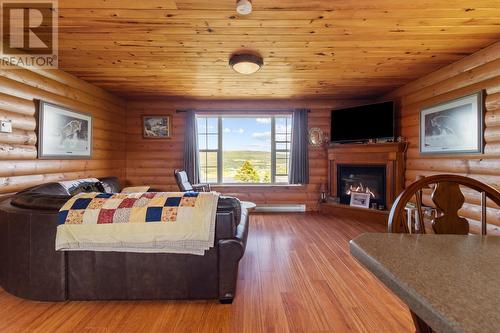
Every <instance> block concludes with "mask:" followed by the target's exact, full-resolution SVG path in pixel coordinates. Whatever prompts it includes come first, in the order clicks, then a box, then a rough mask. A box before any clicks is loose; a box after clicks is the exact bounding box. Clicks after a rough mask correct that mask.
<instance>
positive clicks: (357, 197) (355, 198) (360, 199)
mask: <svg viewBox="0 0 500 333" xmlns="http://www.w3.org/2000/svg"><path fill="white" fill-rule="evenodd" d="M370 198H371V195H370V193H362V192H352V193H351V206H353V207H360V208H369V207H370Z"/></svg>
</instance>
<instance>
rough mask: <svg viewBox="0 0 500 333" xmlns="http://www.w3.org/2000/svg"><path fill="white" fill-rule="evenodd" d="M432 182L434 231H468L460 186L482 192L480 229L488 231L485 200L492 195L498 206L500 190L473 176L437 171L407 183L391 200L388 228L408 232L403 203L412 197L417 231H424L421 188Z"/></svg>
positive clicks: (484, 233)
mask: <svg viewBox="0 0 500 333" xmlns="http://www.w3.org/2000/svg"><path fill="white" fill-rule="evenodd" d="M431 184H434V185H435V186H434V191H433V192H432V195H431V199H432V201H433V202H434V205H435V206H436V210H437V215H436V216H435V217H434V218H433V220H432V228H433V230H434V232H435V233H437V234H460V235H464V234H465V235H466V234H468V233H469V222H468V220H467V219H465V218H463V217H460V216H459V210H460V209H461V208H462V206H463V205H464V203H465V198H464V195H463V193H462V191H461V190H460V186H465V187H468V188H471V189H473V190H476V191H478V192H480V193H481V233H482V234H483V235H486V233H487V221H486V216H487V205H486V200H487V199H491V200H492V201H493V202H494V203H495V204H496V205H497V206H500V192H499V191H497V190H496V189H494V188H493V187H491V186H489V185H486V184H483V183H481V182H479V181H477V180H475V179H472V178H468V177H463V176H457V175H436V176H430V177H425V178H422V179H420V180H418V181H417V182H415V183H413V184H411V185H410V186H408V188H407V189H406V190H404V191H403V193H401V194H400V196H399V197H398V198H397V199H396V200H395V201H394V205H393V207H392V209H391V213H390V215H389V225H388V231H389V232H396V233H401V232H408V228H407V227H403V223H402V222H404V220H405V217H406V216H405V207H406V205H407V203H408V202H409V201H410V200H411V199H412V198H413V197H415V198H416V199H417V200H416V201H417V215H418V219H419V229H420V230H419V232H421V233H424V232H425V226H424V221H423V217H422V216H423V214H422V190H423V189H426V188H429V185H431Z"/></svg>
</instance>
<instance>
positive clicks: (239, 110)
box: [176, 109, 311, 113]
mask: <svg viewBox="0 0 500 333" xmlns="http://www.w3.org/2000/svg"><path fill="white" fill-rule="evenodd" d="M294 110H296V109H221V110H218V109H192V111H195V112H242V113H243V112H244V113H251V112H256V113H260V112H274V113H283V112H293V111H294ZM188 111H190V110H185V109H180V110H176V112H177V113H185V112H188ZM307 112H308V113H309V112H311V110H309V109H307Z"/></svg>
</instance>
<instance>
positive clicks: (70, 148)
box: [37, 101, 92, 159]
mask: <svg viewBox="0 0 500 333" xmlns="http://www.w3.org/2000/svg"><path fill="white" fill-rule="evenodd" d="M37 104H38V138H39V139H38V158H40V159H71V158H78V159H87V158H91V157H92V116H91V115H89V114H86V113H81V112H76V111H73V110H70V109H67V108H65V107H62V106H59V105H56V104H52V103H48V102H45V101H37Z"/></svg>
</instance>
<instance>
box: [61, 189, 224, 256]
mask: <svg viewBox="0 0 500 333" xmlns="http://www.w3.org/2000/svg"><path fill="white" fill-rule="evenodd" d="M218 198H219V194H218V193H215V192H205V193H195V192H187V193H177V192H164V193H160V192H158V193H152V192H150V193H114V194H113V193H80V194H78V195H76V196H74V197H73V198H71V199H70V200H69V201H68V202H67V203H66V204H65V205H64V206H63V207H62V208H61V210H60V211H59V226H58V228H57V236H56V250H61V251H78V250H80V251H116V252H148V253H188V254H196V255H203V254H204V253H205V251H206V250H208V249H210V248H211V247H213V246H214V238H215V217H216V212H217V202H218Z"/></svg>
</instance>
